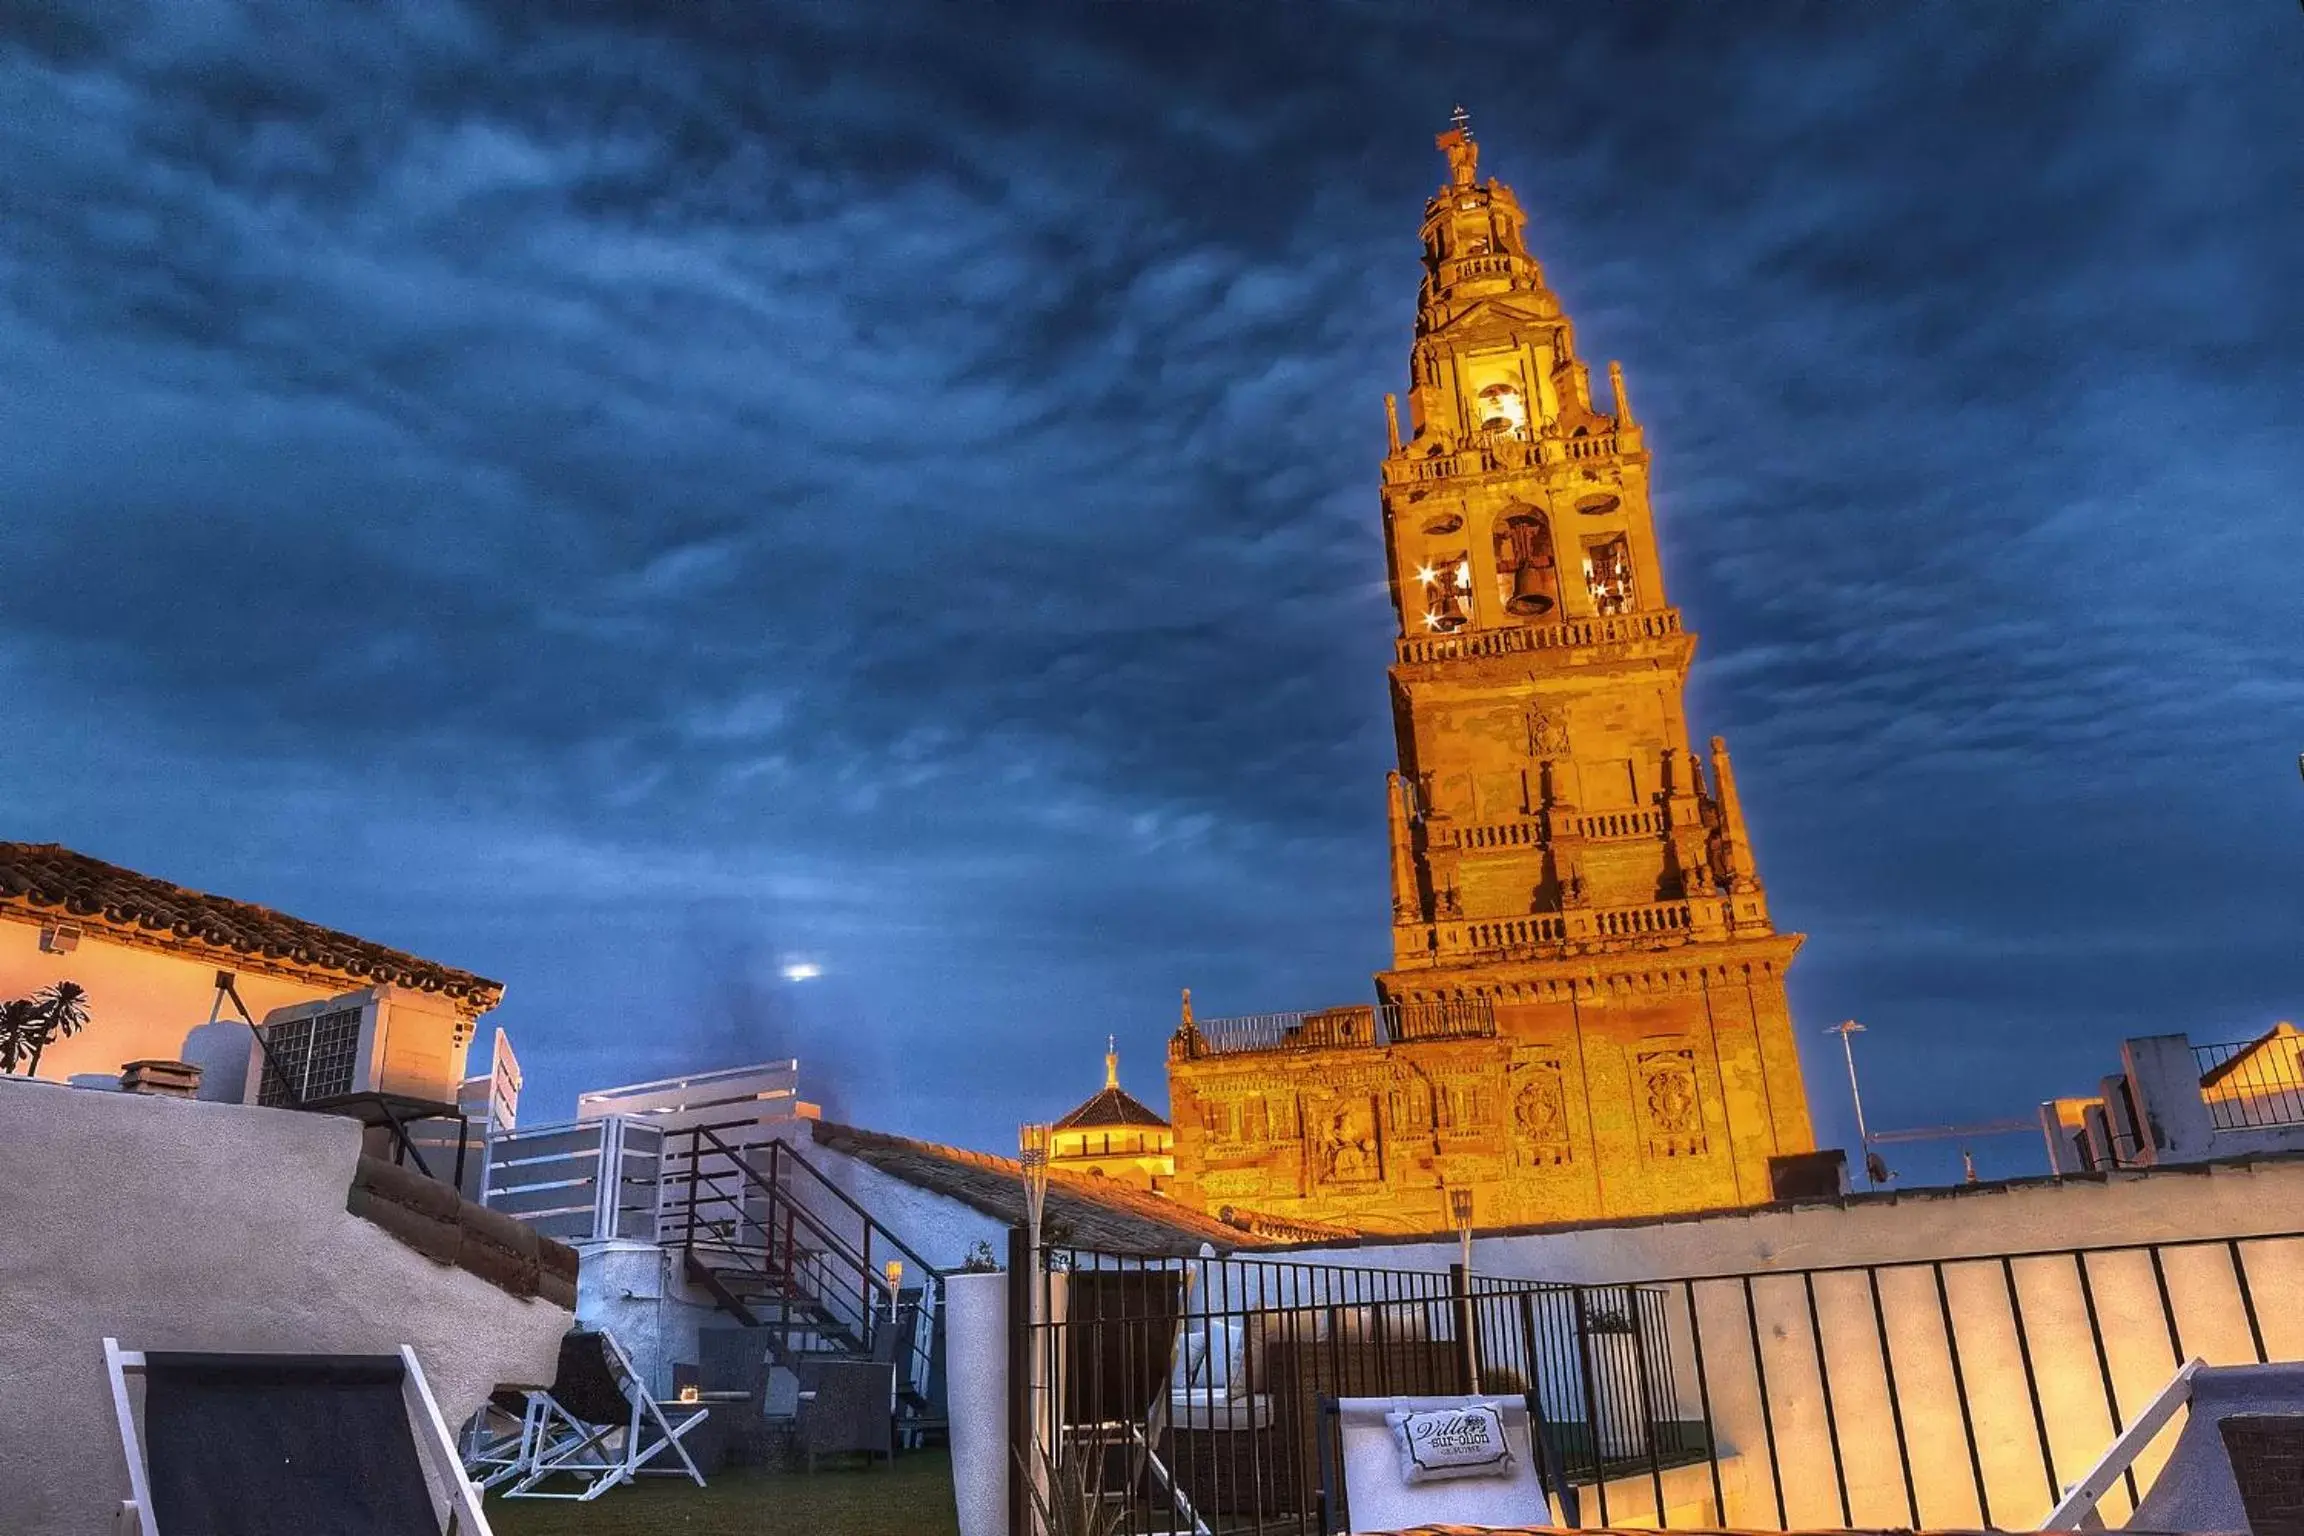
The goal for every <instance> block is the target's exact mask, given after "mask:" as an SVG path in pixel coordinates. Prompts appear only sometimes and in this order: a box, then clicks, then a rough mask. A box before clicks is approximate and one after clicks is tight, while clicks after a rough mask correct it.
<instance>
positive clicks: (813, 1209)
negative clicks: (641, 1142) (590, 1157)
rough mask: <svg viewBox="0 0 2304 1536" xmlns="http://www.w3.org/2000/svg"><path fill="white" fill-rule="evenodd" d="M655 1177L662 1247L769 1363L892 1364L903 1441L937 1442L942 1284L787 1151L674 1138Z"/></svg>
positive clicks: (694, 1133) (716, 1138) (709, 1137)
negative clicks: (757, 1337)
mask: <svg viewBox="0 0 2304 1536" xmlns="http://www.w3.org/2000/svg"><path fill="white" fill-rule="evenodd" d="M661 1167H662V1181H663V1205H662V1209H661V1215H660V1218H659V1222H660V1225H659V1232H660V1239H659V1240H660V1241H661V1242H663V1244H664V1245H665V1246H666V1247H667V1248H677V1249H678V1250H679V1251H680V1257H681V1264H682V1267H683V1268H684V1269H685V1271H686V1272H687V1275H688V1278H689V1279H690V1280H691V1281H693V1282H694V1283H695V1284H696V1285H697V1286H698V1287H699V1288H700V1289H702V1290H703V1291H704V1292H705V1294H707V1295H709V1296H710V1297H711V1298H712V1299H713V1301H714V1302H715V1303H717V1304H718V1306H719V1308H720V1309H721V1310H722V1311H724V1312H726V1313H727V1314H728V1315H729V1316H730V1317H732V1318H734V1319H736V1320H737V1321H738V1322H740V1323H742V1324H743V1325H744V1326H746V1327H747V1328H757V1329H760V1330H761V1331H762V1332H763V1333H764V1334H765V1336H766V1338H767V1343H768V1354H769V1358H770V1360H771V1361H773V1362H774V1363H775V1364H777V1365H780V1366H784V1367H786V1368H787V1369H791V1368H796V1367H797V1366H798V1365H799V1364H800V1363H801V1362H802V1361H804V1360H807V1359H811V1358H815V1359H843V1360H860V1359H861V1360H877V1361H880V1362H883V1363H885V1364H889V1365H892V1366H894V1367H895V1370H896V1392H897V1417H898V1427H899V1429H900V1430H902V1431H906V1432H908V1433H910V1434H912V1435H913V1436H915V1437H925V1436H927V1435H930V1434H933V1433H937V1432H940V1431H941V1430H942V1429H943V1427H944V1424H945V1411H944V1382H943V1358H944V1351H943V1333H944V1307H943V1300H944V1277H943V1275H942V1274H940V1273H939V1272H938V1271H937V1270H936V1269H935V1268H934V1267H933V1266H932V1265H930V1264H929V1263H928V1262H927V1261H926V1260H925V1259H923V1258H921V1257H920V1255H919V1254H918V1253H916V1252H914V1251H913V1250H912V1249H911V1248H909V1247H907V1246H906V1245H905V1244H904V1242H903V1241H902V1240H901V1239H899V1238H898V1237H897V1236H896V1235H895V1234H894V1233H893V1232H891V1231H889V1230H888V1228H886V1227H885V1226H883V1225H881V1224H880V1222H879V1221H877V1220H876V1219H875V1218H874V1217H873V1216H872V1213H871V1212H869V1211H867V1210H866V1209H865V1208H864V1207H863V1206H862V1205H860V1204H858V1203H857V1201H856V1200H855V1198H854V1197H852V1196H851V1195H849V1193H848V1192H847V1191H846V1190H844V1189H841V1188H840V1187H839V1186H838V1185H836V1184H834V1183H833V1182H832V1181H831V1180H830V1179H828V1178H826V1177H825V1176H824V1175H823V1173H822V1172H821V1171H819V1170H818V1169H817V1168H816V1166H815V1165H814V1164H812V1163H810V1162H809V1161H808V1160H807V1159H806V1158H804V1157H802V1156H801V1155H800V1153H798V1152H797V1151H795V1150H794V1149H793V1148H792V1147H790V1146H788V1145H786V1144H785V1143H784V1142H782V1141H769V1142H767V1143H766V1144H764V1145H759V1144H755V1145H751V1146H744V1147H738V1146H733V1145H731V1144H730V1143H729V1142H728V1141H727V1140H725V1139H723V1138H722V1137H721V1136H720V1134H719V1133H718V1132H717V1131H715V1130H713V1129H712V1128H711V1127H708V1126H695V1127H689V1128H686V1129H681V1130H676V1131H668V1132H666V1134H665V1137H664V1153H663V1161H662V1164H661Z"/></svg>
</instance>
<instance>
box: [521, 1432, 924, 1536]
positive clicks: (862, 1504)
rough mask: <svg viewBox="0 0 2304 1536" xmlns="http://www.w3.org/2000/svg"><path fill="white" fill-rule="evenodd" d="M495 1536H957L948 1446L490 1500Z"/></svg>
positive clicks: (735, 1468) (655, 1478)
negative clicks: (864, 1461) (583, 1497)
mask: <svg viewBox="0 0 2304 1536" xmlns="http://www.w3.org/2000/svg"><path fill="white" fill-rule="evenodd" d="M488 1519H489V1522H490V1524H492V1525H493V1526H494V1527H495V1528H496V1530H497V1532H498V1533H499V1536H563V1533H565V1536H657V1533H658V1532H671V1533H677V1536H761V1533H763V1532H766V1533H770V1536H782V1533H784V1532H792V1533H794V1536H799V1533H803V1532H805V1533H808V1536H815V1533H818V1532H821V1533H823V1536H958V1533H959V1529H960V1522H959V1517H958V1515H957V1514H955V1513H954V1510H953V1505H952V1456H951V1453H950V1452H949V1451H910V1452H907V1453H905V1454H903V1455H900V1456H898V1457H897V1458H896V1460H895V1463H894V1465H890V1464H889V1463H888V1462H886V1461H874V1462H873V1463H872V1464H871V1465H870V1466H869V1467H865V1466H862V1465H860V1464H859V1463H858V1461H857V1459H856V1458H854V1457H845V1456H844V1457H837V1458H833V1459H830V1460H827V1461H825V1462H824V1463H822V1464H821V1466H820V1467H819V1468H818V1470H817V1471H816V1472H814V1473H812V1474H811V1473H807V1472H777V1473H768V1472H762V1471H760V1470H759V1469H757V1468H754V1467H731V1468H729V1469H728V1470H726V1471H724V1472H721V1473H719V1474H717V1475H714V1476H712V1477H711V1486H710V1487H708V1488H699V1487H697V1486H696V1485H695V1484H694V1483H692V1482H690V1481H688V1479H686V1478H685V1477H682V1478H669V1477H644V1478H642V1479H640V1481H639V1484H638V1486H636V1487H634V1486H626V1487H623V1488H611V1489H610V1490H608V1492H606V1493H604V1494H602V1495H600V1497H599V1499H598V1500H597V1501H596V1502H594V1503H591V1504H577V1503H574V1502H571V1501H568V1500H564V1499H510V1500H507V1499H498V1498H491V1499H489V1501H488Z"/></svg>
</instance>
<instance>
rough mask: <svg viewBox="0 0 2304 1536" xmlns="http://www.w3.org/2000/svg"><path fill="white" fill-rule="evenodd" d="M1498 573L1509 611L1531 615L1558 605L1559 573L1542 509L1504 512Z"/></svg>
mask: <svg viewBox="0 0 2304 1536" xmlns="http://www.w3.org/2000/svg"><path fill="white" fill-rule="evenodd" d="M1496 574H1497V580H1498V583H1499V584H1500V585H1501V586H1502V587H1503V588H1504V594H1503V595H1504V607H1505V609H1506V610H1507V611H1508V612H1511V613H1514V614H1517V615H1518V616H1519V617H1521V618H1524V619H1532V618H1536V617H1538V616H1539V615H1542V614H1546V613H1550V612H1551V611H1552V609H1553V608H1555V607H1556V606H1558V604H1559V601H1560V588H1559V573H1558V571H1557V570H1556V569H1555V568H1554V565H1553V560H1552V530H1551V528H1550V526H1549V525H1548V524H1547V523H1546V522H1545V521H1544V514H1543V513H1541V512H1538V511H1536V510H1535V509H1534V508H1528V509H1525V510H1522V511H1517V512H1511V513H1507V514H1506V515H1505V517H1504V521H1503V522H1502V523H1501V524H1500V525H1499V526H1498V527H1497V529H1496Z"/></svg>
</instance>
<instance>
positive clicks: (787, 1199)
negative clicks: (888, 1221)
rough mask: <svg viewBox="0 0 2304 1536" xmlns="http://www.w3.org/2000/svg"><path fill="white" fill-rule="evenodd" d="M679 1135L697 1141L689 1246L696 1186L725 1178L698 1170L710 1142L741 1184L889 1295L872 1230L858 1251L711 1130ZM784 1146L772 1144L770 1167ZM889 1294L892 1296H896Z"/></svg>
mask: <svg viewBox="0 0 2304 1536" xmlns="http://www.w3.org/2000/svg"><path fill="white" fill-rule="evenodd" d="M677 1134H679V1135H683V1136H692V1137H694V1138H695V1139H694V1140H693V1141H692V1142H691V1143H690V1145H691V1147H692V1148H694V1149H695V1150H693V1151H692V1152H691V1154H690V1157H689V1166H690V1187H689V1196H690V1199H689V1208H690V1212H691V1219H690V1222H689V1228H690V1233H689V1245H692V1244H693V1241H694V1228H695V1221H694V1217H693V1213H694V1209H695V1203H696V1202H695V1194H696V1190H695V1185H696V1183H698V1182H701V1180H702V1179H704V1178H710V1179H712V1180H713V1181H714V1182H715V1183H717V1182H718V1181H719V1180H720V1179H722V1178H724V1177H726V1174H725V1173H719V1172H716V1173H712V1174H709V1175H706V1174H703V1173H702V1172H701V1170H700V1168H699V1166H698V1165H699V1164H700V1163H701V1161H702V1156H703V1142H704V1141H706V1140H709V1141H710V1142H711V1143H712V1147H713V1150H715V1151H716V1152H718V1153H719V1155H720V1156H722V1157H725V1158H726V1159H727V1160H728V1161H729V1162H730V1163H731V1164H732V1165H733V1167H734V1171H735V1172H736V1173H737V1175H738V1176H739V1177H740V1178H741V1179H742V1180H744V1181H747V1182H749V1183H751V1184H754V1185H756V1186H758V1187H759V1189H760V1191H761V1193H763V1194H765V1195H766V1196H767V1197H768V1199H769V1201H770V1202H771V1204H772V1205H774V1206H776V1207H780V1208H781V1209H783V1210H784V1211H785V1212H786V1214H787V1215H788V1216H790V1217H792V1218H795V1219H797V1220H798V1222H799V1223H800V1224H801V1225H802V1226H804V1227H806V1228H807V1229H808V1232H809V1233H810V1235H811V1236H814V1237H816V1238H819V1239H821V1240H822V1241H823V1243H824V1244H825V1246H826V1248H827V1249H828V1250H829V1251H830V1252H831V1253H832V1255H833V1256H834V1257H835V1258H838V1259H840V1260H842V1261H844V1262H845V1263H846V1264H847V1266H848V1267H849V1268H850V1269H852V1270H854V1271H855V1272H856V1274H857V1275H859V1276H861V1277H863V1278H864V1280H865V1281H866V1282H867V1283H868V1286H871V1287H877V1288H878V1289H879V1290H880V1291H882V1292H884V1293H887V1292H888V1281H887V1277H886V1276H885V1275H883V1274H881V1273H880V1271H878V1270H877V1269H874V1268H873V1267H872V1256H871V1249H870V1246H869V1242H870V1232H871V1227H868V1228H867V1229H866V1243H867V1246H866V1247H865V1248H863V1249H861V1250H859V1249H858V1248H857V1247H856V1245H855V1244H853V1243H851V1242H849V1241H848V1239H847V1238H846V1237H845V1236H844V1235H842V1234H841V1233H840V1232H839V1231H837V1230H835V1229H834V1228H832V1227H830V1226H828V1225H826V1224H825V1222H824V1220H823V1218H822V1217H820V1216H818V1215H817V1214H816V1213H815V1212H814V1211H811V1210H810V1209H808V1207H807V1205H806V1204H805V1203H804V1202H802V1201H801V1200H800V1199H799V1198H798V1197H797V1196H796V1195H795V1194H793V1193H792V1191H790V1190H789V1189H787V1188H785V1187H784V1185H783V1183H782V1181H780V1180H777V1179H775V1178H773V1177H763V1176H762V1175H761V1173H760V1170H759V1169H757V1168H754V1167H753V1166H752V1165H751V1164H750V1163H749V1162H747V1161H746V1160H745V1159H744V1156H743V1154H742V1153H740V1152H738V1151H737V1150H736V1149H735V1148H734V1147H731V1146H729V1145H728V1143H726V1142H725V1141H722V1140H721V1139H720V1137H719V1136H718V1135H717V1134H715V1133H714V1132H713V1131H712V1130H711V1129H710V1128H709V1127H706V1126H693V1127H690V1128H688V1129H686V1130H683V1131H680V1132H678V1133H677ZM782 1145H783V1144H782V1143H781V1142H770V1143H769V1158H770V1160H771V1165H773V1163H774V1161H775V1160H776V1157H777V1149H778V1148H780V1147H781V1146H782ZM712 1198H713V1199H714V1200H717V1201H728V1202H731V1203H733V1202H734V1200H735V1199H736V1197H733V1196H730V1195H727V1194H723V1193H720V1192H718V1191H717V1190H715V1192H714V1194H713V1196H712ZM867 1219H869V1218H867ZM878 1225H879V1224H878V1223H877V1222H874V1223H872V1227H877V1226H878ZM882 1230H885V1229H882ZM889 1294H891V1295H892V1294H893V1293H889Z"/></svg>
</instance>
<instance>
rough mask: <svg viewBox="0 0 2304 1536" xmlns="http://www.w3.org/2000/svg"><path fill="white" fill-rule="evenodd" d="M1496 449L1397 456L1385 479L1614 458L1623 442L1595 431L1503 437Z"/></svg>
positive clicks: (1516, 470)
mask: <svg viewBox="0 0 2304 1536" xmlns="http://www.w3.org/2000/svg"><path fill="white" fill-rule="evenodd" d="M1505 442H1506V446H1505V447H1504V448H1503V449H1501V450H1499V449H1498V448H1497V447H1496V446H1494V445H1492V444H1486V443H1473V444H1469V445H1467V446H1465V447H1463V448H1461V449H1459V450H1457V451H1456V452H1454V453H1437V454H1432V455H1430V456H1428V457H1423V458H1414V457H1408V456H1405V455H1403V456H1400V457H1397V458H1393V459H1390V460H1387V461H1386V462H1385V465H1384V478H1385V480H1386V481H1388V482H1393V483H1398V482H1402V481H1406V482H1417V481H1431V480H1460V479H1465V478H1469V477H1472V476H1478V475H1492V474H1508V475H1524V474H1526V473H1527V472H1528V468H1529V466H1530V465H1531V464H1569V463H1583V462H1584V461H1586V460H1589V459H1605V458H1610V457H1613V456H1614V455H1615V454H1616V452H1617V451H1618V449H1619V448H1620V447H1622V446H1623V445H1622V444H1621V443H1619V442H1618V440H1617V436H1616V434H1615V433H1613V432H1594V433H1590V434H1588V435H1586V436H1583V437H1540V438H1538V439H1536V440H1535V441H1534V442H1522V441H1520V440H1519V439H1516V438H1515V439H1506V440H1505Z"/></svg>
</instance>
